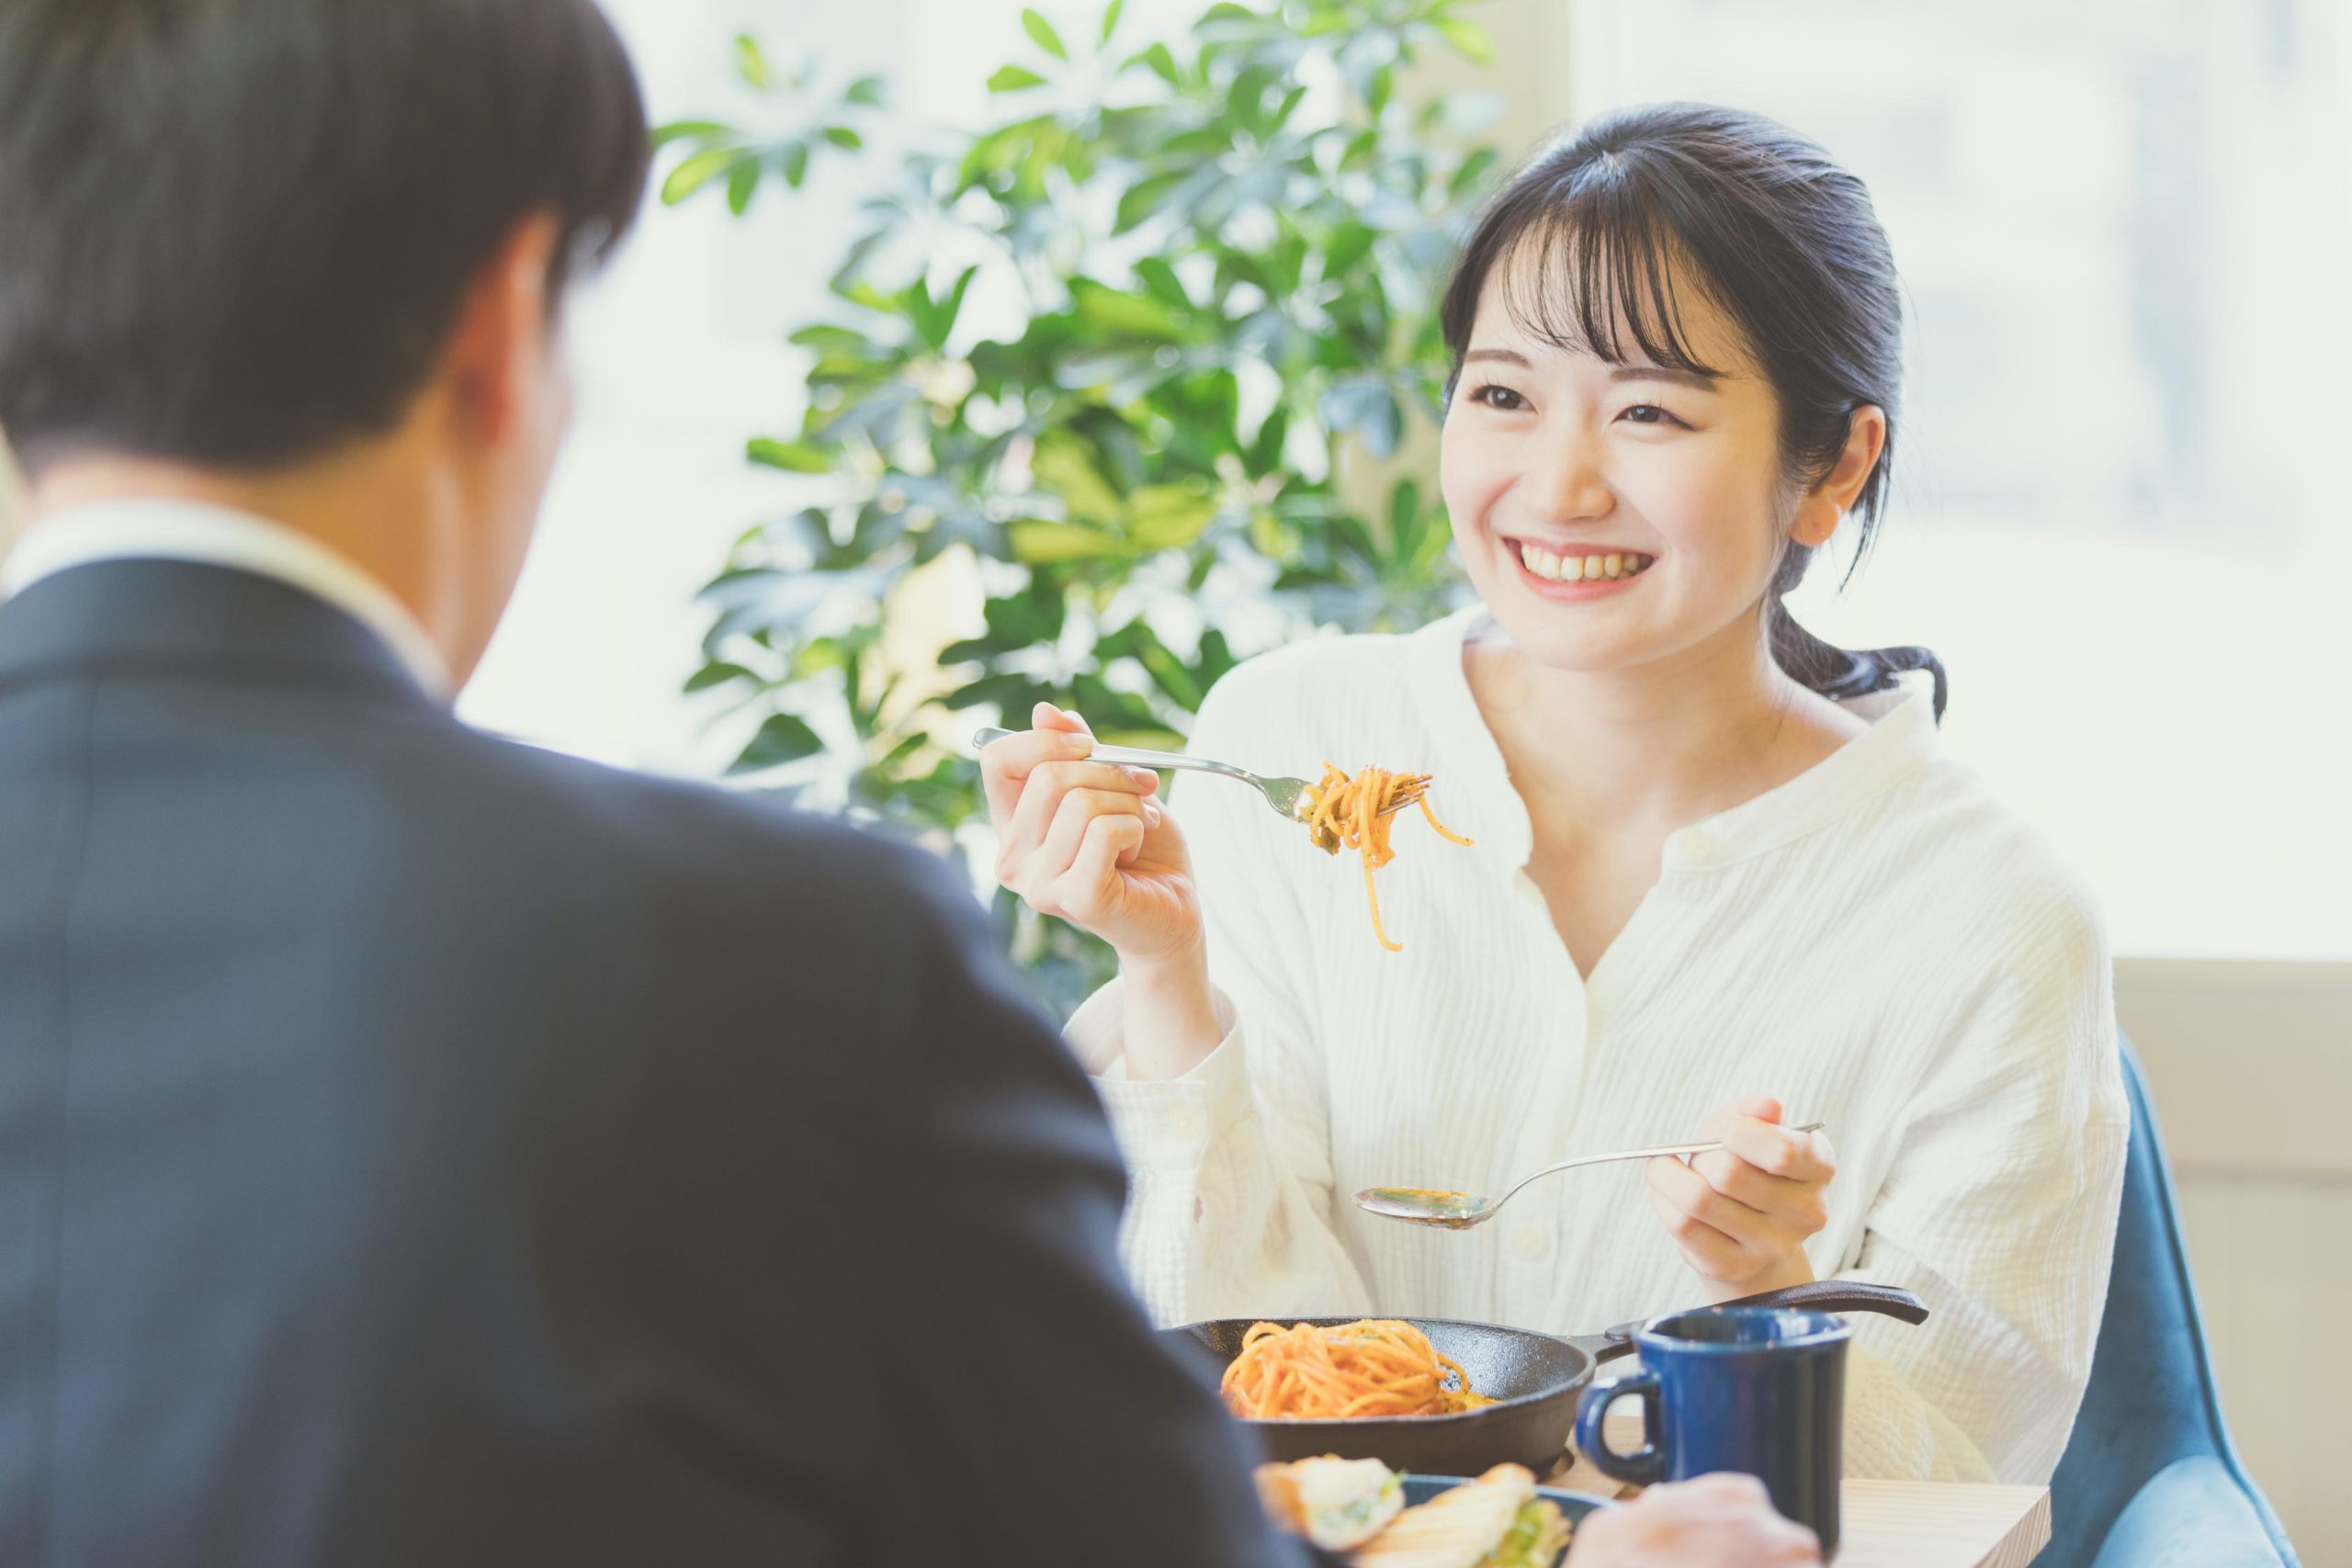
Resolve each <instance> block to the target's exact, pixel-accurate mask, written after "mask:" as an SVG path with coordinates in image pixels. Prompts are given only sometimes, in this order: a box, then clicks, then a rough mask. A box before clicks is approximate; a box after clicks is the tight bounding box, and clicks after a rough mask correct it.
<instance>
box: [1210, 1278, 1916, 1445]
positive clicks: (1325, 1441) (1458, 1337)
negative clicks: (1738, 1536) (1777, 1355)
mask: <svg viewBox="0 0 2352 1568" xmlns="http://www.w3.org/2000/svg"><path fill="white" fill-rule="evenodd" d="M1723 1304H1724V1305H1725V1306H1787V1307H1812V1308H1815V1309H1816V1310H1818V1311H1821V1312H1875V1313H1883V1314H1886V1315H1887V1316H1889V1317H1894V1318H1900V1319H1902V1320H1903V1321H1904V1322H1905V1323H1924V1322H1926V1321H1927V1318H1928V1306H1927V1303H1925V1302H1922V1301H1921V1300H1920V1299H1919V1298H1918V1297H1917V1296H1915V1295H1913V1294H1912V1293H1911V1292H1908V1291H1904V1290H1897V1289H1896V1288H1894V1286H1891V1285H1870V1284H1863V1283H1860V1282H1859V1281H1856V1280H1816V1281H1815V1282H1814V1283H1812V1284H1809V1285H1795V1286H1792V1287H1791V1288H1789V1289H1788V1290H1785V1291H1767V1292H1764V1293H1762V1294H1761V1295H1754V1296H1745V1297H1742V1298H1741V1299H1740V1300H1738V1301H1736V1302H1726V1303H1723ZM1260 1321H1261V1319H1257V1318H1248V1317H1228V1318H1218V1319H1216V1320H1215V1321H1212V1322H1208V1323H1194V1324H1189V1325H1186V1326H1184V1327H1182V1328H1171V1329H1170V1330H1168V1333H1169V1334H1170V1336H1171V1337H1178V1338H1181V1339H1182V1340H1183V1341H1185V1342H1186V1343H1188V1344H1190V1345H1196V1346H1201V1347H1204V1348H1206V1350H1207V1351H1208V1352H1209V1354H1210V1355H1212V1356H1213V1357H1215V1359H1216V1370H1217V1371H1219V1372H1223V1371H1224V1370H1225V1368H1226V1367H1227V1364H1229V1363H1230V1362H1231V1361H1232V1359H1233V1358H1234V1357H1235V1356H1237V1355H1238V1354H1240V1352H1241V1337H1242V1336H1243V1335H1244V1334H1247V1333H1248V1332H1249V1331H1250V1325H1251V1324H1253V1323H1256V1322H1260ZM1354 1321H1355V1320H1354V1319H1352V1318H1345V1317H1310V1318H1303V1319H1288V1318H1286V1319H1283V1322H1285V1323H1289V1322H1306V1323H1312V1324H1316V1325H1330V1324H1338V1323H1352V1322H1354ZM1406 1321H1407V1322H1408V1323H1410V1324H1412V1325H1413V1326H1414V1327H1416V1328H1418V1329H1419V1330H1420V1331H1421V1332H1422V1333H1423V1334H1426V1335H1428V1336H1429V1338H1430V1344H1431V1345H1434V1346H1435V1347H1437V1348H1438V1349H1439V1350H1440V1351H1441V1352H1442V1353H1443V1354H1445V1355H1448V1356H1451V1357H1453V1359H1455V1360H1457V1361H1459V1362H1461V1363H1462V1370H1463V1371H1464V1373H1466V1374H1467V1375H1468V1376H1469V1379H1470V1386H1471V1387H1472V1388H1475V1389H1476V1390H1477V1391H1478V1392H1479V1393H1484V1394H1488V1395H1491V1396H1492V1397H1493V1398H1494V1399H1495V1400H1496V1403H1495V1404H1488V1405H1485V1406H1482V1407H1481V1408H1479V1409H1476V1410H1465V1411H1464V1412H1462V1413H1461V1414H1460V1415H1457V1416H1363V1417H1361V1418H1358V1419H1355V1420H1347V1421H1337V1420H1315V1421H1257V1420H1245V1421H1243V1422H1242V1423H1241V1424H1242V1425H1243V1426H1245V1427H1249V1428H1250V1430H1251V1431H1253V1432H1254V1433H1255V1434H1256V1435H1257V1437H1258V1440H1259V1444H1260V1446H1261V1448H1262V1449H1263V1450H1264V1452H1265V1455H1266V1457H1267V1458H1269V1459H1275V1460H1295V1459H1310V1458H1313V1457H1314V1456H1315V1455H1317V1454H1338V1455H1340V1457H1341V1458H1342V1459H1376V1460H1379V1461H1382V1462H1383V1463H1385V1464H1386V1465H1387V1466H1388V1467H1389V1468H1390V1469H1391V1470H1397V1471H1412V1472H1416V1473H1419V1474H1422V1475H1477V1474H1479V1473H1480V1472H1484V1471H1485V1470H1486V1469H1487V1467H1488V1466H1490V1465H1497V1464H1504V1463H1512V1464H1523V1465H1525V1466H1526V1467H1527V1468H1528V1469H1530V1470H1532V1471H1533V1472H1535V1473H1536V1474H1537V1475H1538V1476H1541V1475H1544V1473H1546V1472H1549V1471H1550V1470H1551V1468H1552V1467H1553V1466H1554V1465H1555V1464H1556V1463H1558V1462H1559V1461H1560V1458H1561V1456H1562V1455H1563V1454H1564V1453H1565V1452H1566V1450H1567V1445H1568V1433H1569V1432H1570V1431H1571V1430H1572V1429H1573V1428H1574V1427H1575V1426H1576V1420H1577V1398H1578V1396H1580V1395H1581V1394H1582V1393H1584V1391H1585V1388H1586V1386H1587V1385H1588V1384H1589V1383H1590V1382H1592V1374H1593V1369H1594V1368H1596V1367H1598V1366H1599V1365H1600V1363H1601V1362H1603V1361H1607V1360H1612V1359H1615V1358H1617V1357H1619V1356H1624V1355H1630V1354H1631V1353H1632V1352H1633V1349H1634V1330H1635V1329H1637V1328H1639V1327H1640V1326H1641V1325H1640V1324H1639V1323H1621V1324H1619V1325H1617V1326H1616V1327H1614V1328H1609V1329H1604V1330H1602V1331H1601V1332H1600V1333H1599V1334H1579V1335H1577V1336H1575V1337H1572V1338H1566V1339H1563V1338H1560V1337H1557V1336H1555V1335H1550V1334H1538V1333H1536V1332H1534V1331H1533V1330H1532V1329H1526V1328H1505V1327H1502V1326H1500V1325H1496V1324H1491V1323H1462V1322H1457V1321H1455V1320H1453V1319H1450V1318H1408V1319H1406Z"/></svg>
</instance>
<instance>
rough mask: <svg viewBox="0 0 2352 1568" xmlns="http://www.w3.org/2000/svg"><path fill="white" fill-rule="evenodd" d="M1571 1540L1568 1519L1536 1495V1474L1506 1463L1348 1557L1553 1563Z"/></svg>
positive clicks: (1540, 1566) (1484, 1564) (1434, 1567)
mask: <svg viewBox="0 0 2352 1568" xmlns="http://www.w3.org/2000/svg"><path fill="white" fill-rule="evenodd" d="M1567 1543H1568V1521H1567V1520H1566V1518H1565V1517H1562V1515H1561V1513H1560V1510H1559V1507H1558V1506H1557V1505H1555V1503H1553V1502H1552V1501H1551V1500H1550V1499H1549V1498H1545V1497H1539V1496H1537V1495H1536V1494H1535V1477H1534V1475H1533V1474H1532V1472H1529V1471H1528V1469H1527V1468H1526V1467H1525V1466H1523V1465H1516V1464H1498V1465H1497V1466H1495V1468H1494V1469H1492V1470H1490V1471H1488V1472H1487V1473H1486V1474H1484V1475H1482V1476H1480V1477H1478V1479H1477V1480H1476V1481H1472V1482H1467V1483H1464V1484H1462V1485H1460V1486H1454V1487H1450V1488H1448V1489H1447V1490H1445V1491H1443V1492H1441V1493H1439V1494H1438V1495H1436V1496H1434V1497H1432V1498H1430V1500H1429V1501H1428V1502H1426V1503H1424V1504H1422V1505H1421V1506H1419V1507H1418V1508H1408V1509H1406V1510H1405V1511H1404V1512H1403V1513H1401V1514H1399V1515H1397V1517H1396V1518H1394V1519H1392V1520H1391V1521H1389V1525H1388V1528H1387V1529H1384V1530H1382V1531H1381V1532H1380V1533H1379V1534H1378V1535H1376V1536H1374V1537H1373V1538H1372V1540H1369V1541H1367V1542H1365V1543H1364V1544H1363V1546H1360V1547H1358V1548H1357V1549H1356V1550H1355V1551H1353V1552H1352V1553H1351V1555H1350V1556H1349V1559H1348V1561H1349V1562H1352V1563H1354V1564H1355V1568H1552V1563H1553V1561H1554V1560H1555V1558H1557V1557H1558V1556H1559V1555H1560V1549H1561V1548H1562V1547H1564V1546H1566V1545H1567Z"/></svg>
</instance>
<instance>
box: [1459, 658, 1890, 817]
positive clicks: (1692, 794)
mask: <svg viewBox="0 0 2352 1568" xmlns="http://www.w3.org/2000/svg"><path fill="white" fill-rule="evenodd" d="M1465 662H1466V666H1467V669H1468V671H1469V675H1470V683H1471V690H1472V692H1473V693H1474V694H1476V697H1477V699H1478V705H1479V707H1480V709H1481V711H1482V712H1483V713H1484V714H1485V716H1486V718H1487V726H1488V728H1491V729H1492V730H1493V731H1494V734H1495V738H1496V740H1497V742H1498V744H1499V745H1500V746H1501V747H1502V750H1503V755H1504V757H1505V759H1506V760H1507V761H1509V762H1510V768H1511V773H1512V777H1513V778H1514V780H1515V781H1516V782H1517V783H1518V785H1519V788H1520V792H1521V796H1522V798H1524V799H1525V801H1526V803H1527V807H1528V811H1529V814H1530V816H1531V817H1532V818H1534V820H1535V822H1536V824H1537V831H1538V835H1539V837H1541V836H1544V831H1545V829H1546V827H1547V826H1549V827H1551V828H1554V829H1567V830H1570V831H1575V830H1577V829H1589V828H1592V827H1595V826H1600V825H1606V826H1608V827H1611V828H1613V829H1628V828H1648V829H1656V830H1657V831H1659V832H1670V831H1672V830H1673V829H1677V828H1680V827H1685V826H1688V825H1689V824H1690V823H1692V822H1695V821H1698V820H1699V819H1700V818H1704V817H1710V816H1713V815H1714V814H1715V813H1717V812H1721V811H1727V810H1729V809H1730V808H1731V807H1735V806H1737V805H1739V804H1741V803H1742V802H1744V801H1747V800H1750V799H1753V798H1754V797H1755V796H1757V795H1761V794H1763V793H1764V792H1765V791H1767V790H1770V789H1773V788H1775V787H1777V786H1779V785H1780V784H1785V783H1787V782H1788V781H1789V780H1791V779H1792V778H1794V777H1796V776H1797V775H1798V774H1799V773H1804V771H1805V770H1806V769H1808V768H1810V767H1812V766H1814V765H1815V763H1817V762H1819V761H1822V760H1823V759H1824V758H1826V757H1827V756H1828V755H1829V754H1830V753H1832V752H1834V751H1836V750H1838V747H1840V746H1842V745H1844V744H1845V743H1846V742H1847V741H1848V740H1850V739H1853V738H1854V737H1855V736H1857V735H1859V734H1860V733H1862V731H1863V730H1864V729H1865V728H1868V727H1867V725H1865V724H1864V723H1863V721H1861V720H1860V719H1858V718H1856V717H1854V716H1852V715H1850V714H1849V713H1847V712H1846V711H1845V710H1844V709H1842V708H1840V707H1838V705H1837V704H1835V703H1833V702H1831V701H1829V700H1828V699H1827V698H1826V697H1823V696H1821V695H1819V694H1816V693H1814V692H1811V691H1808V690H1807V689H1805V688H1804V687H1803V686H1800V685H1799V684H1797V682H1794V681H1792V680H1791V679H1790V678H1789V676H1788V675H1787V674H1785V673H1784V672H1782V671H1781V668H1780V667H1779V666H1778V665H1777V664H1775V663H1774V662H1773V661H1772V658H1771V655H1770V651H1769V650H1768V649H1767V648H1766V645H1765V641H1764V637H1763V634H1762V630H1761V627H1760V626H1759V625H1758V624H1755V623H1753V622H1743V623H1741V624H1739V625H1736V626H1731V627H1729V628H1727V629H1726V630H1725V632H1724V634H1722V635H1720V636H1718V637H1714V638H1713V639H1711V640H1710V641H1708V642H1706V643H1703V644H1701V645H1699V646H1697V647H1694V648H1691V649H1686V650H1684V651H1683V652H1681V653H1679V654H1677V655H1675V656H1673V657H1672V658H1669V659H1665V660H1657V661H1656V662H1653V663H1649V664H1645V665H1641V666H1639V667H1636V668H1634V669H1630V670H1612V671H1600V672H1594V673H1587V672H1582V671H1565V670H1553V669H1547V668H1545V667H1544V666H1542V665H1539V664H1537V663H1535V662H1534V661H1533V660H1531V659H1529V658H1528V657H1527V656H1526V655H1525V654H1523V653H1521V652H1520V651H1519V649H1517V648H1515V647H1513V646H1512V645H1511V644H1510V641H1509V639H1508V638H1506V637H1504V636H1503V635H1502V634H1501V632H1500V631H1499V629H1498V628H1495V627H1493V626H1491V625H1489V626H1487V629H1486V632H1485V635H1484V636H1483V637H1478V636H1475V635H1474V638H1473V641H1472V644H1471V647H1470V649H1469V651H1468V654H1467V657H1466V660H1465Z"/></svg>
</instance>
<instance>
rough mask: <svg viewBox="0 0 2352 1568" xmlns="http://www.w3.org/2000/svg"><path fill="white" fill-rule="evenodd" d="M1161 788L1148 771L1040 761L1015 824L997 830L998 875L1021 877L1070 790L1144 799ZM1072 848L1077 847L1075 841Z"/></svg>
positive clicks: (1156, 777) (1014, 817)
mask: <svg viewBox="0 0 2352 1568" xmlns="http://www.w3.org/2000/svg"><path fill="white" fill-rule="evenodd" d="M998 744H999V745H1003V746H1010V745H1011V744H1012V741H1010V740H1003V741H1000V742H998ZM994 749H995V748H994V747H991V748H990V750H994ZM1158 788H1159V775H1158V774H1157V773H1152V772H1151V771H1150V770H1149V769H1148V768H1122V767H1117V766H1114V765H1113V764H1112V763H1109V762H1081V761H1047V762H1040V763H1038V764H1037V765H1036V766H1035V768H1033V769H1031V770H1030V772H1029V776H1028V777H1027V779H1026V780H1024V781H1023V784H1022V786H1021V799H1020V802H1019V804H1017V805H1016V806H1014V807H1013V808H1012V821H1010V822H1008V823H1006V824H1005V825H1004V827H1002V828H1001V829H999V831H998V840H997V875H998V876H999V878H1000V879H1010V878H1012V877H1017V876H1019V875H1021V874H1022V872H1023V867H1025V866H1027V864H1028V863H1029V861H1030V859H1031V857H1032V856H1034V855H1035V853H1036V852H1037V850H1038V848H1039V846H1040V845H1042V844H1043V843H1044V842H1045V841H1046V832H1047V831H1048V830H1049V829H1051V828H1052V827H1053V824H1054V819H1055V818H1056V817H1057V815H1058V814H1059V813H1060V811H1061V808H1062V800H1063V797H1064V796H1066V795H1069V793H1070V792H1071V791H1073V790H1085V791H1089V792H1091V793H1094V794H1103V795H1125V796H1126V797H1127V798H1128V799H1130V800H1139V799H1140V798H1141V797H1142V796H1144V795H1149V794H1151V793H1152V792H1153V791H1154V790H1156V789H1158ZM1071 847H1072V848H1075V847H1076V844H1075V840H1073V841H1072V844H1071ZM1067 863H1068V862H1067V861H1065V862H1063V863H1061V864H1057V865H1056V866H1055V867H1054V868H1053V869H1054V870H1055V871H1057V872H1058V871H1059V870H1061V868H1062V865H1065V864H1067ZM1006 885H1007V886H1012V883H1011V881H1010V880H1007V883H1006Z"/></svg>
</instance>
